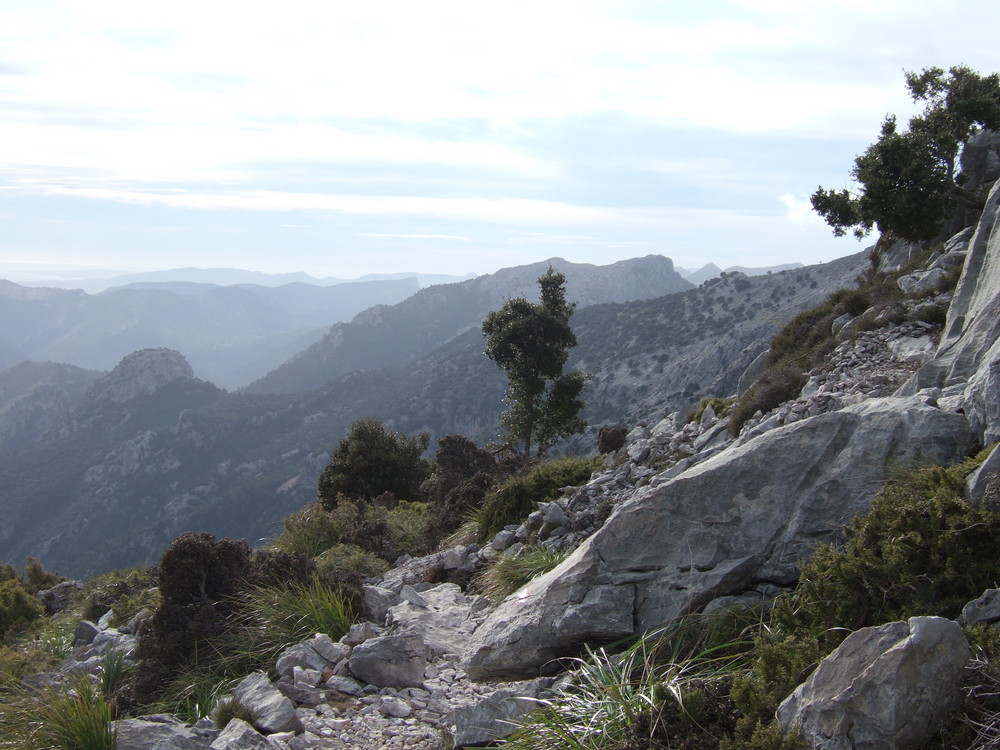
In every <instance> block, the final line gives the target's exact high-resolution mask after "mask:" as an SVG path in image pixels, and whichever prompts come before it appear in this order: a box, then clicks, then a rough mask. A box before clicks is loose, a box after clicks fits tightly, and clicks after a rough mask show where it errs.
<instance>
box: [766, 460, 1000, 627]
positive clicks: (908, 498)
mask: <svg viewBox="0 0 1000 750" xmlns="http://www.w3.org/2000/svg"><path fill="white" fill-rule="evenodd" d="M984 459H985V453H983V454H980V456H978V457H977V458H974V459H969V460H967V461H963V462H962V463H959V464H957V465H955V466H952V467H949V468H942V467H939V466H931V467H927V468H921V469H916V470H911V471H908V472H906V473H905V474H901V475H900V476H899V477H897V478H896V479H895V480H893V481H890V482H888V483H887V484H886V485H885V486H884V487H883V489H882V490H881V491H880V492H879V493H878V495H877V496H876V497H875V499H874V501H873V502H872V507H871V510H870V511H869V512H868V513H867V514H866V515H864V516H862V517H859V518H856V519H854V520H853V521H852V522H851V524H850V525H849V526H848V527H847V529H846V530H845V536H846V541H845V543H844V545H843V547H841V548H836V547H833V546H831V545H827V544H824V545H820V546H819V547H817V549H816V551H815V552H814V553H813V555H812V556H811V557H810V558H809V559H808V560H807V561H806V562H805V564H803V566H802V578H801V583H800V584H799V587H798V588H797V589H796V591H795V593H794V594H793V595H792V596H790V597H786V598H783V599H779V602H778V606H777V607H776V609H775V617H776V618H777V621H778V623H779V625H780V626H782V627H784V628H785V629H786V630H790V629H792V628H796V627H806V628H809V629H811V630H819V629H821V630H824V631H826V632H829V631H830V629H833V628H846V629H848V630H856V629H858V628H861V627H865V626H868V625H880V624H882V623H886V622H891V621H893V620H899V619H906V618H907V617H911V616H914V615H940V616H942V617H948V618H955V617H957V616H958V615H959V613H960V612H961V609H962V606H963V605H964V604H965V603H966V602H968V601H969V600H971V599H974V598H975V597H977V596H979V595H980V594H981V593H982V592H983V590H984V589H986V588H989V587H991V586H994V585H995V584H996V582H997V572H996V565H995V561H994V557H995V551H996V549H997V548H998V546H1000V514H998V513H996V512H993V511H990V510H987V509H985V508H982V507H974V506H972V505H970V504H969V503H967V502H966V501H965V500H964V499H963V498H962V495H963V493H964V487H965V484H964V480H965V476H966V475H967V474H968V473H969V472H971V471H972V470H973V469H974V468H975V466H976V465H978V463H980V462H981V461H982V460H984Z"/></svg>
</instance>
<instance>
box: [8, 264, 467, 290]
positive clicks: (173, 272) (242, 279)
mask: <svg viewBox="0 0 1000 750" xmlns="http://www.w3.org/2000/svg"><path fill="white" fill-rule="evenodd" d="M474 276H475V274H465V275H452V274H428V273H415V272H401V273H377V274H366V275H365V276H360V277H358V278H356V279H341V278H336V277H333V276H327V277H324V278H316V277H315V276H310V275H309V274H307V273H304V272H301V271H298V272H294V273H265V272H263V271H247V270H245V269H241V268H192V267H188V268H171V269H167V270H164V271H143V272H140V273H131V274H123V275H119V276H110V277H107V278H79V279H49V280H47V281H31V282H24V283H23V286H28V287H39V286H47V287H53V288H57V289H81V290H83V291H85V292H87V293H88V294H97V293H99V292H103V291H104V290H106V289H112V288H120V287H127V286H134V285H146V284H178V283H179V284H210V285H212V286H236V285H239V284H252V285H254V286H272V287H273V286H284V285H286V284H296V283H298V284H309V285H312V286H337V285H339V284H352V283H357V282H365V281H400V280H402V279H414V280H415V281H416V282H417V287H418V288H423V287H425V286H430V285H432V284H448V283H451V282H454V281H465V280H466V279H469V278H473V277H474Z"/></svg>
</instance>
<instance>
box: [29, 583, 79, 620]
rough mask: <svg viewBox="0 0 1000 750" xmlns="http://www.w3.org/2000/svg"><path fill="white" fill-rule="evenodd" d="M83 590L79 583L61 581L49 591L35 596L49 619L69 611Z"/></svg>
mask: <svg viewBox="0 0 1000 750" xmlns="http://www.w3.org/2000/svg"><path fill="white" fill-rule="evenodd" d="M85 588H86V587H85V586H84V585H83V584H82V583H80V582H79V581H63V582H62V583H57V584H56V585H55V586H53V587H52V588H50V589H45V591H39V592H38V593H37V594H36V596H37V597H38V601H39V602H41V604H42V606H43V607H45V614H47V615H49V616H50V617H51V616H52V615H57V614H59V613H60V612H65V611H66V610H67V609H69V608H70V607H71V606H72V605H73V600H74V599H75V598H76V597H77V596H78V595H79V594H80V593H82V592H83V591H84V589H85Z"/></svg>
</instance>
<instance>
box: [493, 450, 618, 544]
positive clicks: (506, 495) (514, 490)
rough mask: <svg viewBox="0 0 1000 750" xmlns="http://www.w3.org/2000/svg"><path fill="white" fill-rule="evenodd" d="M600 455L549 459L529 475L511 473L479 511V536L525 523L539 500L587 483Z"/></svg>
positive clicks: (543, 500)
mask: <svg viewBox="0 0 1000 750" xmlns="http://www.w3.org/2000/svg"><path fill="white" fill-rule="evenodd" d="M598 465H599V459H593V458H578V457H568V458H560V459H557V460H555V461H548V462H546V463H543V464H540V465H538V466H536V467H535V468H534V469H532V470H531V471H530V472H529V473H528V474H526V475H525V476H520V477H511V478H510V479H508V480H507V481H505V482H503V483H502V484H500V485H499V486H498V487H497V488H496V489H494V490H493V491H492V492H491V493H490V494H489V495H488V496H487V498H486V500H485V502H484V503H483V507H482V511H481V512H480V514H479V519H478V520H479V539H480V541H486V540H487V539H489V538H490V537H492V536H493V535H494V534H496V533H497V532H498V531H500V530H501V529H503V527H504V526H506V525H508V524H514V523H521V521H523V520H524V519H525V518H526V517H527V516H528V514H529V513H531V512H532V511H534V510H535V509H536V506H537V505H538V503H541V502H546V501H551V500H555V499H556V498H558V497H559V490H560V488H562V487H566V486H576V485H580V484H583V483H584V482H586V481H587V480H588V479H590V475H591V474H592V473H593V472H594V470H595V469H596V468H597V466H598Z"/></svg>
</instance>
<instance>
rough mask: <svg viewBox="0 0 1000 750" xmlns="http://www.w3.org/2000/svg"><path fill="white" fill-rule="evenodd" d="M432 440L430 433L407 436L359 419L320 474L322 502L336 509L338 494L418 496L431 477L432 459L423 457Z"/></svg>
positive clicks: (319, 491)
mask: <svg viewBox="0 0 1000 750" xmlns="http://www.w3.org/2000/svg"><path fill="white" fill-rule="evenodd" d="M429 442H430V435H428V434H427V433H426V432H422V433H420V434H419V435H417V436H415V437H407V436H405V435H400V434H398V433H395V432H386V430H385V426H384V425H383V424H382V423H381V422H380V421H379V420H377V419H370V418H369V419H359V420H358V421H357V422H355V423H354V424H353V425H351V431H350V432H349V433H348V435H347V437H346V438H344V439H343V440H341V441H340V443H339V444H338V445H337V447H336V448H334V449H333V452H332V453H331V454H330V463H329V465H328V466H327V467H326V468H325V469H324V470H323V473H322V474H321V475H320V478H319V486H318V494H319V499H320V501H321V502H322V503H323V505H324V506H326V507H327V508H333V507H335V506H336V504H337V496H338V495H345V496H347V497H353V498H361V499H364V500H373V499H375V498H376V497H378V496H380V495H384V494H385V493H391V494H392V495H394V496H395V497H396V498H398V499H400V500H414V499H416V498H417V497H418V496H419V494H420V483H421V482H423V481H424V480H425V479H426V478H427V477H428V476H430V462H429V461H427V460H425V459H423V458H421V457H420V456H421V454H422V453H423V452H424V451H425V450H426V449H427V445H428V443H429Z"/></svg>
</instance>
